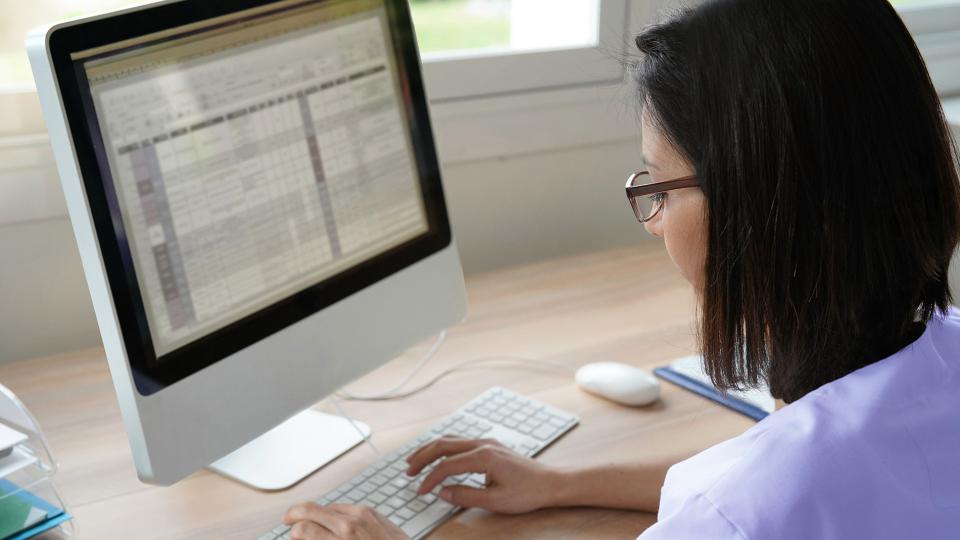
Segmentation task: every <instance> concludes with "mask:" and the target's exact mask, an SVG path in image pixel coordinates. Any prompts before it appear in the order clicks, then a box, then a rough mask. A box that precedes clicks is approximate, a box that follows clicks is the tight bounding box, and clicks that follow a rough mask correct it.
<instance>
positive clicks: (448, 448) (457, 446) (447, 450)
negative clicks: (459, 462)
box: [407, 435, 500, 476]
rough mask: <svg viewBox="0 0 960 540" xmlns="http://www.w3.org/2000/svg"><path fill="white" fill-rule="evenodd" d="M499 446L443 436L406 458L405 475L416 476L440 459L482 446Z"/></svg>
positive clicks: (488, 442)
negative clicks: (407, 466) (406, 467)
mask: <svg viewBox="0 0 960 540" xmlns="http://www.w3.org/2000/svg"><path fill="white" fill-rule="evenodd" d="M499 444H500V443H498V442H497V441H494V440H493V439H464V438H462V437H455V436H452V435H444V436H443V437H441V438H439V439H437V440H435V441H432V442H429V443H427V444H425V445H424V446H422V447H421V448H420V449H419V450H417V451H416V452H414V453H412V454H410V456H409V457H407V464H408V465H409V466H410V467H409V468H408V469H407V474H408V475H410V476H416V475H417V474H419V473H420V471H422V470H423V468H424V467H426V466H427V465H429V464H431V463H433V462H434V461H436V460H438V459H440V458H442V457H450V456H453V455H456V454H462V453H464V452H469V451H471V450H473V449H475V448H478V447H480V446H484V445H487V446H489V445H499Z"/></svg>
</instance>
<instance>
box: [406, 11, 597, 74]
mask: <svg viewBox="0 0 960 540" xmlns="http://www.w3.org/2000/svg"><path fill="white" fill-rule="evenodd" d="M548 2H549V0H548ZM548 2H544V1H541V0H534V1H530V0H410V7H411V11H412V13H413V19H414V24H415V25H416V28H417V38H418V39H419V44H420V51H421V53H422V54H423V56H424V58H425V59H427V60H428V61H429V60H432V59H439V58H443V57H456V56H459V55H463V54H465V53H472V54H477V53H480V54H487V55H491V54H505V53H512V52H518V51H531V50H537V49H541V50H542V49H562V48H576V47H593V46H596V45H597V16H598V15H599V3H598V0H566V1H565V2H562V3H557V2H555V1H553V2H549V5H548ZM543 13H550V17H544V16H543Z"/></svg>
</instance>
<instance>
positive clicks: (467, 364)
mask: <svg viewBox="0 0 960 540" xmlns="http://www.w3.org/2000/svg"><path fill="white" fill-rule="evenodd" d="M493 362H504V363H511V362H512V363H519V364H528V365H531V366H534V367H539V368H548V369H556V370H560V371H565V372H567V373H573V372H575V371H576V370H575V369H573V368H572V367H570V366H565V365H563V364H557V363H554V362H548V361H545V360H535V359H533V358H522V357H519V356H484V357H480V358H474V359H472V360H466V361H464V362H461V363H459V364H457V365H455V366H453V367H451V368H447V369H445V370H443V371H441V372H440V373H438V374H437V375H435V376H434V377H433V378H432V379H430V380H428V381H427V382H425V383H423V384H421V385H420V386H417V387H414V388H412V389H410V390H407V391H406V392H395V393H392V394H389V395H387V394H383V395H379V396H357V397H352V396H349V395H347V396H342V395H341V397H344V399H349V400H353V401H390V400H394V399H402V398H406V397H410V396H412V395H414V394H417V393H419V392H422V391H424V390H426V389H427V388H430V387H431V386H433V385H434V384H436V383H437V382H438V381H440V380H441V379H443V378H444V377H446V376H447V375H450V374H452V373H455V372H457V371H459V370H461V369H467V368H471V367H473V366H475V365H477V364H489V363H493ZM419 367H422V366H418V369H419ZM411 378H412V377H411ZM408 382H409V381H408Z"/></svg>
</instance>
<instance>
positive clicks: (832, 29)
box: [636, 0, 960, 402]
mask: <svg viewBox="0 0 960 540" xmlns="http://www.w3.org/2000/svg"><path fill="white" fill-rule="evenodd" d="M636 44H637V47H639V49H640V52H641V53H642V56H641V57H640V60H639V61H638V62H637V64H636V76H637V81H638V83H639V87H640V95H641V103H642V104H643V105H644V106H645V109H646V112H647V114H648V118H651V119H652V121H653V124H654V125H655V126H657V127H658V129H659V130H660V131H661V132H662V134H663V135H664V136H665V137H666V138H667V139H668V140H669V141H670V142H671V143H672V144H673V145H674V147H675V148H676V149H677V150H678V151H679V152H680V153H681V154H682V155H683V156H684V157H686V158H687V159H688V161H689V162H690V164H691V165H692V166H693V167H694V168H695V170H696V173H697V175H698V177H699V178H700V179H701V181H702V183H703V184H702V187H703V192H704V194H705V196H706V200H707V212H708V220H707V221H708V223H709V225H708V228H709V232H708V246H707V256H706V263H705V266H706V268H705V280H704V288H703V291H702V297H701V301H700V308H699V309H700V313H699V317H700V332H699V333H700V335H699V340H700V346H701V348H702V352H703V355H704V358H705V362H706V369H707V373H708V374H709V375H710V377H711V378H712V380H713V381H714V383H715V384H716V385H717V386H719V387H722V388H739V387H749V386H754V385H756V384H758V383H762V382H767V383H768V384H769V385H770V389H771V392H772V393H773V395H774V396H775V397H778V398H781V399H783V400H785V401H787V402H791V401H795V400H797V399H799V398H800V397H802V396H803V395H805V394H806V393H808V392H810V391H811V390H814V389H815V388H817V387H819V386H821V385H823V384H825V383H828V382H830V381H833V380H835V379H838V378H840V377H843V376H844V375H846V374H848V373H850V372H852V371H854V370H856V369H858V368H861V367H863V366H865V365H868V364H870V363H872V362H875V361H877V360H880V359H882V358H884V357H886V356H889V355H890V354H893V353H894V352H896V351H897V350H899V349H900V348H902V347H903V346H905V345H907V343H909V342H910V341H912V340H913V339H915V338H916V337H918V336H919V333H920V331H922V328H923V324H922V323H926V322H927V321H928V320H929V319H930V318H931V317H932V316H933V315H934V314H936V313H937V312H938V311H941V312H942V311H945V310H946V309H947V306H948V303H949V301H950V291H949V287H948V284H947V269H948V266H949V263H950V258H951V255H952V254H953V251H954V249H955V247H956V245H957V242H958V240H960V187H958V179H957V172H956V165H957V163H956V150H955V147H954V146H953V143H952V140H951V137H950V134H949V131H948V129H947V127H946V124H945V122H944V119H943V112H942V110H941V108H940V102H939V100H938V98H937V94H936V91H935V90H934V88H933V84H932V83H931V81H930V77H929V75H928V73H927V71H926V68H925V66H924V63H923V60H922V59H921V57H920V53H919V51H918V50H917V47H916V45H915V43H914V42H913V40H912V39H911V37H910V34H909V32H908V31H907V29H906V28H905V27H904V25H903V23H902V22H901V20H900V18H899V16H898V15H897V13H896V11H895V10H894V9H893V8H892V7H891V6H890V4H889V3H887V2H886V1H885V0H789V1H782V2H775V1H769V0H708V1H706V2H705V3H703V4H701V5H699V6H698V7H696V8H693V9H689V10H686V11H683V12H680V13H679V14H678V15H677V16H675V17H673V18H671V19H670V20H668V21H667V22H664V23H662V24H659V25H656V26H652V27H650V28H648V29H646V30H644V31H643V32H642V33H641V34H640V35H639V36H638V37H637V38H636Z"/></svg>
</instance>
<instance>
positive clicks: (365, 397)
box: [334, 330, 447, 401]
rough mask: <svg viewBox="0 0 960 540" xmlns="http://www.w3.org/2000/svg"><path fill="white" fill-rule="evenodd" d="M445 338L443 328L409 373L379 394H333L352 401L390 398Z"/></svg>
mask: <svg viewBox="0 0 960 540" xmlns="http://www.w3.org/2000/svg"><path fill="white" fill-rule="evenodd" d="M446 339H447V331H446V330H443V331H442V332H440V334H438V335H437V339H436V341H434V342H433V346H432V347H430V350H428V351H427V353H426V354H424V355H423V358H421V359H420V361H419V362H418V363H417V365H416V366H414V368H413V369H412V370H411V371H410V373H409V374H407V376H406V377H404V379H403V380H402V381H400V382H399V383H397V384H396V385H395V386H394V387H393V388H391V389H389V390H386V391H384V392H382V393H380V394H373V395H357V394H352V393H350V392H347V391H346V390H340V391H339V392H337V393H335V394H334V395H335V396H337V397H339V398H341V399H349V400H352V401H380V400H384V399H391V398H392V396H395V395H396V394H397V393H398V392H400V391H401V390H403V388H404V387H405V386H407V385H408V384H410V381H412V380H413V378H414V377H416V376H417V374H418V373H420V370H422V369H423V368H424V367H425V366H426V365H427V362H429V361H430V359H431V358H433V356H434V355H435V354H437V351H438V350H439V349H440V346H441V345H443V342H444V341H445V340H446Z"/></svg>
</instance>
